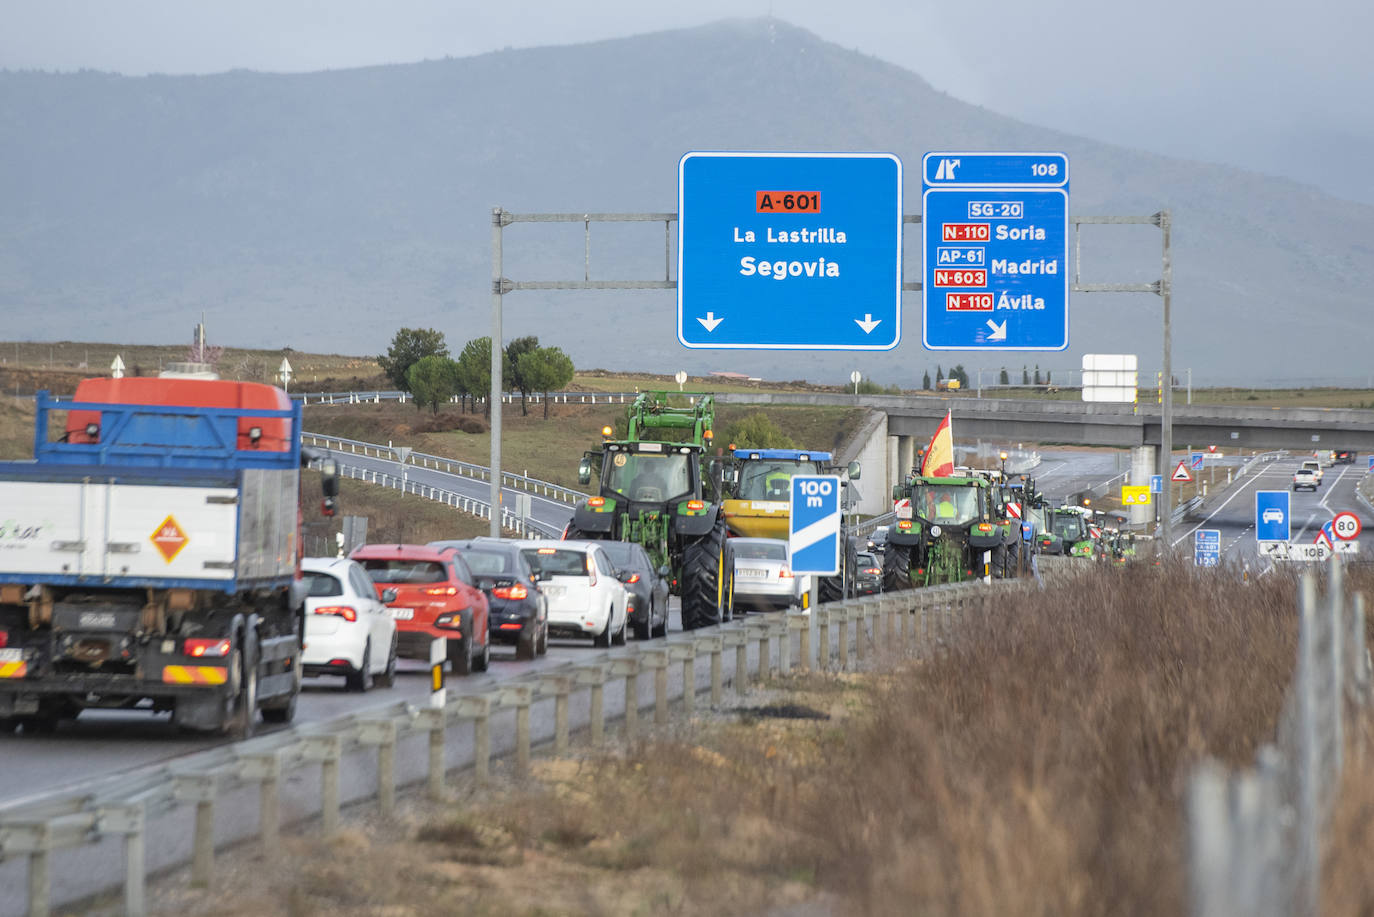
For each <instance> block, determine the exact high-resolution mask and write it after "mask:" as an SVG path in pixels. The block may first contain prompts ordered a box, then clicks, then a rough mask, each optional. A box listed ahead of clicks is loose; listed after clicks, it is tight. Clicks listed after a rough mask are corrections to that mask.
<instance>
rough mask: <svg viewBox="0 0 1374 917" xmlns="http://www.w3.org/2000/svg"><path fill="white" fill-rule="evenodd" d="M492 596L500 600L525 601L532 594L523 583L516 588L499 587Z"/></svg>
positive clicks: (493, 591)
mask: <svg viewBox="0 0 1374 917" xmlns="http://www.w3.org/2000/svg"><path fill="white" fill-rule="evenodd" d="M491 594H492V595H494V596H496V597H497V598H498V599H523V598H524V597H525V596H527V595H529V594H530V593H529V590H528V589H526V588H525V587H524V585H523V584H522V583H516V584H515V585H514V586H497V587H496V588H495V589H493V590H492V591H491Z"/></svg>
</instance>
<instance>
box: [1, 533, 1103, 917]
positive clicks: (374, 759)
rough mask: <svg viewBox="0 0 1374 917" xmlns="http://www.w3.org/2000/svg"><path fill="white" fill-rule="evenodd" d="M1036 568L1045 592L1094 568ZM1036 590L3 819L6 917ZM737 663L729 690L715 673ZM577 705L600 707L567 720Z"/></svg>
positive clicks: (910, 613)
mask: <svg viewBox="0 0 1374 917" xmlns="http://www.w3.org/2000/svg"><path fill="white" fill-rule="evenodd" d="M1039 560H1040V566H1041V571H1040V572H1041V575H1042V576H1043V577H1044V578H1046V579H1049V580H1054V579H1056V578H1059V577H1065V576H1072V575H1073V572H1074V571H1076V570H1084V569H1087V568H1088V566H1089V565H1087V564H1083V563H1081V562H1078V561H1066V562H1063V563H1059V564H1056V563H1054V562H1053V561H1054V560H1056V559H1052V558H1040V559H1039ZM1038 587H1039V584H1038V583H1037V581H1035V580H1031V579H1022V580H999V581H994V582H993V583H991V584H983V583H981V582H977V583H959V584H951V585H946V586H937V587H932V588H927V589H914V590H905V591H901V592H892V593H886V594H880V595H875V596H866V597H864V598H859V599H849V600H845V601H842V602H833V603H827V604H822V605H818V606H816V607H815V608H813V609H811V611H809V612H803V611H797V610H793V611H787V612H775V613H770V614H760V615H751V616H750V617H749V618H748V619H747V620H744V621H737V622H733V623H729V624H725V625H717V626H714V627H708V628H703V629H701V630H696V631H691V632H689V633H683V634H674V635H672V636H671V637H668V638H660V639H656V640H648V641H644V642H642V643H641V642H638V641H636V642H635V643H634V644H632V645H631V646H629V647H624V648H620V647H617V648H613V649H610V650H606V651H600V652H597V653H594V654H592V655H591V656H589V657H588V658H587V659H586V660H585V661H583V662H579V663H574V664H567V665H563V666H559V667H556V668H552V669H543V670H536V671H531V672H528V673H526V674H524V675H521V676H518V677H515V678H511V679H507V680H503V681H500V682H498V683H496V684H495V685H482V686H476V685H474V686H463V687H459V688H449V689H447V690H446V691H444V692H442V694H440V695H439V696H438V698H436V700H437V701H439V703H438V704H437V705H432V706H416V705H413V704H410V703H406V702H391V703H378V704H374V705H371V706H368V707H365V708H362V709H359V710H357V711H355V712H352V713H350V714H347V715H345V716H339V717H335V718H333V719H330V720H327V721H323V722H318V723H309V724H303V725H301V726H296V727H293V728H287V729H283V730H280V731H277V732H273V733H271V734H267V735H263V736H259V737H256V738H252V739H249V740H247V741H243V742H238V743H235V744H232V745H227V746H220V747H217V748H213V749H209V750H207V751H204V752H198V753H195V754H191V755H185V756H182V757H179V758H176V759H174V760H173V761H171V762H170V763H166V764H160V765H155V766H151V767H146V768H142V769H139V770H136V771H133V772H129V773H124V774H120V775H117V776H112V777H108V778H102V779H98V780H93V781H89V782H87V783H84V784H82V785H80V786H76V787H66V788H63V789H60V790H55V791H52V792H46V793H41V794H37V795H35V796H32V797H29V798H26V799H23V800H19V801H16V802H10V803H5V804H0V917H17V915H24V914H27V915H28V917H48V915H49V914H51V913H52V912H53V909H54V908H55V907H61V906H63V905H65V904H67V903H69V902H73V901H76V900H80V899H85V898H89V897H91V896H93V895H96V894H100V893H106V892H109V891H112V890H114V889H119V888H121V887H122V890H123V907H124V912H125V913H126V914H131V915H141V914H144V913H145V912H146V910H147V888H146V884H147V880H148V879H147V877H148V876H149V875H151V874H165V873H167V872H168V871H170V870H172V869H173V868H176V867H183V866H187V865H189V866H190V872H189V879H190V882H191V883H192V884H193V885H199V886H205V885H208V884H210V883H211V881H212V879H213V877H214V871H215V855H216V853H217V850H218V849H219V848H221V847H225V846H228V845H231V844H236V843H241V842H243V841H247V840H253V839H256V840H257V842H258V843H259V844H260V845H261V847H262V848H263V849H264V851H266V852H267V853H268V855H269V856H270V855H272V854H274V853H275V852H276V851H278V850H280V849H281V835H282V832H283V830H284V829H286V830H291V829H293V828H294V829H296V830H301V831H305V832H308V833H309V834H311V835H312V836H320V835H324V836H328V835H331V834H333V833H335V832H336V831H338V830H339V827H340V822H341V809H342V807H343V806H344V805H346V804H349V803H354V802H358V801H361V800H364V799H375V800H376V802H377V805H378V807H379V809H380V810H381V812H382V813H383V814H390V813H391V812H393V811H394V809H395V806H396V794H397V790H398V787H403V786H410V785H414V786H416V787H417V790H418V789H419V788H421V787H423V790H424V792H426V793H428V794H429V795H430V796H432V797H434V798H441V797H442V796H443V795H444V793H445V782H446V781H447V780H448V779H449V775H450V774H451V773H452V772H453V771H455V770H462V771H463V772H464V773H465V774H467V775H469V776H470V778H471V779H473V780H475V781H477V782H479V783H480V782H482V781H485V780H486V779H488V776H489V774H490V767H491V758H492V757H493V756H498V757H505V758H508V759H513V762H514V765H513V766H514V769H515V771H516V772H517V773H519V774H526V773H528V771H529V767H530V757H531V754H532V752H533V749H534V746H535V744H536V743H543V744H544V745H545V746H547V747H548V748H549V749H550V750H551V751H552V753H553V754H555V755H562V754H566V753H567V752H568V750H569V744H570V735H571V731H572V730H573V729H577V730H580V731H582V734H583V735H585V736H586V740H587V741H588V742H589V743H590V744H591V745H599V744H602V743H603V742H604V741H605V739H606V737H607V723H608V720H609V721H611V722H614V723H618V725H619V737H620V738H622V739H624V740H626V741H633V740H634V738H635V737H636V735H637V734H638V733H639V725H638V724H639V722H640V718H641V717H642V716H646V715H652V717H653V721H654V723H655V724H656V725H662V724H665V723H666V722H667V717H668V706H669V703H670V701H673V700H676V701H677V702H678V706H679V708H680V710H681V711H682V712H683V713H684V714H686V715H688V716H690V714H691V713H692V711H693V709H694V707H695V704H696V703H697V699H698V696H699V695H704V696H706V697H709V702H710V703H711V704H713V705H717V706H718V705H720V704H721V703H722V702H723V699H724V698H723V695H724V691H725V690H726V688H727V687H728V688H729V689H730V690H731V691H733V692H734V693H735V694H737V695H740V696H744V695H746V694H747V692H748V690H749V685H750V683H751V682H752V681H755V680H763V679H765V678H767V677H768V676H770V675H771V674H772V673H773V672H783V673H785V672H789V671H791V670H793V669H794V668H796V667H798V666H800V667H801V668H802V669H804V670H812V669H820V670H829V671H849V670H854V669H859V668H862V667H865V666H867V665H868V664H869V662H868V660H869V659H870V658H871V657H875V656H877V655H878V654H879V653H896V654H902V655H907V656H915V657H921V656H924V655H927V654H930V653H933V652H936V651H938V648H939V647H940V646H941V645H942V643H943V642H944V641H947V640H948V639H950V638H951V636H952V635H953V634H954V633H955V632H956V631H957V629H958V628H959V626H960V623H961V622H962V621H963V620H964V618H966V617H968V616H982V615H985V614H987V613H989V612H990V611H991V610H993V609H994V608H998V607H1003V606H1004V605H1005V604H1006V602H1007V597H1008V596H1009V595H1011V594H1014V593H1016V592H1017V591H1020V590H1025V589H1034V588H1038ZM732 652H733V654H734V657H735V665H734V667H733V669H732V672H733V674H732V675H730V676H726V675H725V674H724V673H725V672H726V671H730V669H727V667H726V666H724V665H722V662H723V657H724V656H726V655H727V654H730V653H732ZM660 673H661V674H662V676H663V677H658V676H659V674H660ZM651 674H652V675H654V676H655V677H652V678H648V677H644V676H649V675H651ZM608 687H609V688H610V690H609V691H608V690H607V688H608ZM582 692H587V693H589V694H590V701H589V702H586V703H577V704H571V703H570V698H571V696H572V695H573V694H581V693H582ZM536 704H537V705H541V706H543V709H545V710H547V706H544V705H551V706H552V707H553V716H552V717H549V716H547V715H542V716H538V717H532V716H530V710H531V708H532V707H533V706H534V705H536ZM511 720H513V723H512V722H511ZM494 722H496V724H497V725H500V726H503V727H505V728H503V729H500V730H498V729H493V728H492V727H493V723H494ZM288 786H289V787H290V790H289V792H288V791H287V787H288Z"/></svg>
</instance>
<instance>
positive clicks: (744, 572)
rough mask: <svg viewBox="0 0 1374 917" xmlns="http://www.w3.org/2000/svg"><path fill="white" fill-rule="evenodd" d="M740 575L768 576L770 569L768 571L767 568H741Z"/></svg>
mask: <svg viewBox="0 0 1374 917" xmlns="http://www.w3.org/2000/svg"><path fill="white" fill-rule="evenodd" d="M739 575H740V576H767V575H768V571H767V570H741V571H739Z"/></svg>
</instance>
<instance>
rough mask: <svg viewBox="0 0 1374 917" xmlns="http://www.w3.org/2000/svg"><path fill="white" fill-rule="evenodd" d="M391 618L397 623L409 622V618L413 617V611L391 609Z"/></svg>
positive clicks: (411, 609) (410, 609)
mask: <svg viewBox="0 0 1374 917" xmlns="http://www.w3.org/2000/svg"><path fill="white" fill-rule="evenodd" d="M391 617H392V618H394V619H395V620H397V621H409V620H410V619H411V618H413V617H415V609H414V608H393V609H391Z"/></svg>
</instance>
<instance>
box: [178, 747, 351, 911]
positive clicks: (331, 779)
mask: <svg viewBox="0 0 1374 917" xmlns="http://www.w3.org/2000/svg"><path fill="white" fill-rule="evenodd" d="M302 743H303V755H302V756H303V757H304V759H305V760H306V761H318V762H319V763H320V829H321V832H322V833H323V834H324V836H325V837H328V836H329V835H331V834H333V833H334V832H335V831H338V830H339V759H340V758H341V757H342V756H343V737H342V736H340V735H316V736H306V737H305V738H304V739H303V740H302ZM211 790H212V792H213V786H212V787H211ZM211 799H212V801H213V796H212V797H211ZM196 815H197V820H196V842H197V843H199V842H200V839H201V834H200V820H199V815H200V813H199V810H197V813H196ZM210 821H211V824H210V825H209V826H208V827H207V830H206V837H205V842H206V844H208V845H210V847H209V851H208V854H207V856H213V854H214V846H213V838H212V836H211V835H212V834H213V828H214V824H213V821H214V816H213V814H212V815H211V818H210ZM204 881H205V882H206V883H208V882H209V881H210V871H209V869H208V868H207V869H206V871H205V879H204ZM192 884H195V870H194V869H193V870H192Z"/></svg>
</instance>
